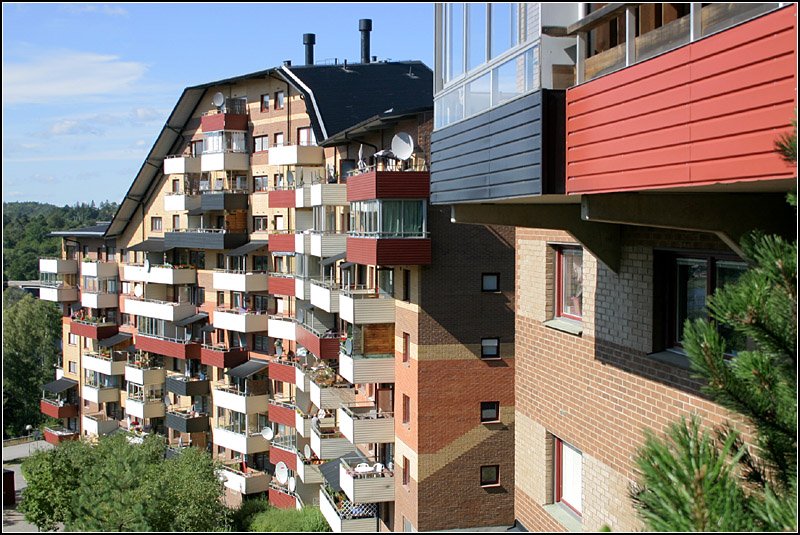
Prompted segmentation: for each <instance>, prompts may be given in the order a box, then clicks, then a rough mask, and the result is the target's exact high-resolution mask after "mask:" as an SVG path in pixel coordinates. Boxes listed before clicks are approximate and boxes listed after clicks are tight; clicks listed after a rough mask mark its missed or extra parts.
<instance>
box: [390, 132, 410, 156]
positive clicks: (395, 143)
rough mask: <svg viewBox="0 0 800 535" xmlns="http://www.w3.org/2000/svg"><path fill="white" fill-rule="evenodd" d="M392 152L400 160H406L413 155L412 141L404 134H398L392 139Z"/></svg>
mask: <svg viewBox="0 0 800 535" xmlns="http://www.w3.org/2000/svg"><path fill="white" fill-rule="evenodd" d="M392 152H393V153H394V155H395V156H396V157H397V158H399V159H401V160H408V159H409V158H411V155H412V154H413V153H414V140H413V139H412V138H411V136H410V135H409V134H407V133H405V132H399V133H397V134H396V135H395V136H394V137H393V138H392Z"/></svg>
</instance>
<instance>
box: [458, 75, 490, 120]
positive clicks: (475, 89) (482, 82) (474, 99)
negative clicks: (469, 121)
mask: <svg viewBox="0 0 800 535" xmlns="http://www.w3.org/2000/svg"><path fill="white" fill-rule="evenodd" d="M490 82H491V80H490V78H489V73H488V72H487V73H486V74H484V75H483V76H481V77H480V78H476V79H475V80H473V81H471V82H470V83H468V84H467V87H466V106H465V108H466V109H465V114H464V115H465V117H469V116H471V115H475V114H477V113H479V112H482V111H483V110H488V109H489V106H490V105H491V99H492V93H491V89H492V88H491V84H490Z"/></svg>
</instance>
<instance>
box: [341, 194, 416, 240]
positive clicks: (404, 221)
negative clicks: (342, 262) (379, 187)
mask: <svg viewBox="0 0 800 535" xmlns="http://www.w3.org/2000/svg"><path fill="white" fill-rule="evenodd" d="M427 219H428V214H427V205H426V202H425V201H424V200H398V201H386V200H382V199H377V200H370V201H356V202H351V203H350V231H349V234H350V235H351V236H362V237H375V238H424V237H426V236H427V234H428V232H427Z"/></svg>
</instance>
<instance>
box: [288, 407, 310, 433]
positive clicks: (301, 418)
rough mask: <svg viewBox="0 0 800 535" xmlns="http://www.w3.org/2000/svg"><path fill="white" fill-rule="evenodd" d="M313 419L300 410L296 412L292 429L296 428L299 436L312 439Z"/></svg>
mask: <svg viewBox="0 0 800 535" xmlns="http://www.w3.org/2000/svg"><path fill="white" fill-rule="evenodd" d="M311 418H313V416H311V415H309V414H303V413H302V412H300V410H299V409H298V410H296V411H295V412H294V425H293V426H292V427H294V428H295V430H296V431H297V434H298V435H300V436H301V437H305V438H310V437H311Z"/></svg>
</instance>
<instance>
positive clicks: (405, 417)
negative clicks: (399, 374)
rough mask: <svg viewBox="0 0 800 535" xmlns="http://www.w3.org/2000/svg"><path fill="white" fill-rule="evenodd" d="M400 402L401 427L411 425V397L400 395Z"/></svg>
mask: <svg viewBox="0 0 800 535" xmlns="http://www.w3.org/2000/svg"><path fill="white" fill-rule="evenodd" d="M402 396H403V397H402V398H401V400H402V401H401V402H402V404H403V405H402V414H401V416H402V420H401V421H402V423H403V425H406V426H408V425H411V397H410V396H407V395H406V394H402Z"/></svg>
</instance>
